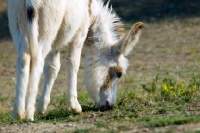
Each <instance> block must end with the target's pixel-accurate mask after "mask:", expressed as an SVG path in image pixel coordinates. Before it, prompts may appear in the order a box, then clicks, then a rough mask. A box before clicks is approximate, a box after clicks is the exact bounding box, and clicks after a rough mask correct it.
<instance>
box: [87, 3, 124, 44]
mask: <svg viewBox="0 0 200 133" xmlns="http://www.w3.org/2000/svg"><path fill="white" fill-rule="evenodd" d="M97 4H98V6H99V14H98V15H97V16H96V17H95V18H94V21H93V23H92V25H91V27H90V29H91V28H92V27H93V26H94V25H96V27H98V26H101V25H103V24H104V26H105V29H106V30H107V31H108V32H109V33H110V34H111V38H112V41H113V42H117V41H118V40H119V39H120V37H121V36H122V34H123V32H124V25H123V23H122V22H121V19H120V18H119V16H118V15H117V14H116V13H115V11H114V10H113V8H112V6H110V2H109V1H108V2H107V3H105V2H104V0H97ZM94 27H95V26H94ZM96 27H95V28H96ZM99 32H101V31H99ZM94 34H96V35H94ZM103 34H104V33H103ZM101 37H102V34H101V33H100V34H98V33H93V31H89V33H88V35H87V39H86V43H87V44H91V43H92V42H96V40H97V38H101ZM112 44H114V43H112ZM112 44H109V45H112Z"/></svg>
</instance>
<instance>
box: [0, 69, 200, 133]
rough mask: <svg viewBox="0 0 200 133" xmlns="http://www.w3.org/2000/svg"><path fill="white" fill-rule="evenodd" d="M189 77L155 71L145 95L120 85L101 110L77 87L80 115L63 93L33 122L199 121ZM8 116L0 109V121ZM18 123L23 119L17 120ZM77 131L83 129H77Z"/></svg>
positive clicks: (196, 84) (197, 84)
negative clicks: (111, 101) (111, 105)
mask: <svg viewBox="0 0 200 133" xmlns="http://www.w3.org/2000/svg"><path fill="white" fill-rule="evenodd" d="M190 77H191V79H190V80H188V81H185V80H183V79H181V77H180V76H179V78H176V77H174V76H173V75H170V74H169V73H167V74H166V76H165V78H163V79H159V73H158V74H156V75H155V78H154V79H153V81H152V82H151V84H150V85H148V84H149V83H148V84H147V85H146V84H141V88H142V92H143V94H145V96H142V97H141V96H139V95H138V94H137V92H136V91H135V90H133V89H130V88H124V90H123V91H122V90H121V89H122V88H120V90H119V95H118V98H117V104H116V106H115V109H114V110H112V111H106V112H100V111H99V110H98V108H97V107H96V105H95V104H93V103H92V102H91V101H90V99H89V97H88V96H87V93H86V92H85V91H84V90H80V93H79V94H80V96H79V101H81V102H82V103H84V104H82V105H83V106H82V107H83V114H82V115H75V114H73V113H72V112H71V111H69V110H68V109H67V107H66V105H65V102H66V97H65V96H66V94H65V93H64V94H62V95H60V96H58V97H53V98H52V101H51V105H53V106H54V107H55V108H54V109H51V110H49V112H48V115H47V116H46V117H45V118H43V119H41V118H39V117H38V116H35V121H34V122H36V123H37V122H41V121H43V122H58V121H66V122H86V121H87V120H89V121H90V122H92V121H96V118H98V121H96V122H95V123H94V125H95V127H96V128H102V127H103V128H106V127H109V125H110V124H109V123H111V122H117V121H118V122H120V121H127V122H134V123H135V124H139V123H142V125H144V126H150V127H157V126H158V127H160V126H166V125H173V124H184V123H189V122H200V117H199V116H196V113H198V112H199V107H198V106H197V105H196V104H197V103H196V102H197V100H199V99H200V95H199V94H198V92H199V89H200V77H199V75H197V74H195V73H193V74H192V75H191V76H190ZM160 81H162V82H160ZM10 116H11V112H7V113H6V112H2V113H1V115H0V124H8V123H10ZM85 118H87V119H85ZM88 118H89V119H88ZM104 120H106V121H104ZM20 122H25V121H19V122H16V123H20ZM129 129H130V127H127V126H123V125H122V126H118V127H117V129H116V131H118V130H119V131H121V130H129ZM88 130H89V129H88ZM88 130H87V131H88ZM76 132H86V131H85V130H81V129H80V130H78V129H77V130H76Z"/></svg>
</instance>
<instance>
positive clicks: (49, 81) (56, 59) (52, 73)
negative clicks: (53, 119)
mask: <svg viewBox="0 0 200 133" xmlns="http://www.w3.org/2000/svg"><path fill="white" fill-rule="evenodd" d="M59 70H60V51H52V52H50V53H49V54H48V56H47V59H46V63H45V66H44V70H43V71H44V86H43V91H42V95H41V96H40V98H39V101H38V105H37V113H38V114H39V115H40V116H42V117H44V116H45V115H46V113H47V106H48V104H49V102H50V94H51V90H52V87H53V84H54V81H55V79H56V77H57V74H58V71H59Z"/></svg>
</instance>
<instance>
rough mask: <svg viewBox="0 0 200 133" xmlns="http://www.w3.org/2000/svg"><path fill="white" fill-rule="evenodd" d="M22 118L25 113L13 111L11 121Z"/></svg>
mask: <svg viewBox="0 0 200 133" xmlns="http://www.w3.org/2000/svg"><path fill="white" fill-rule="evenodd" d="M22 119H25V113H17V112H13V114H12V118H11V122H13V121H15V120H22Z"/></svg>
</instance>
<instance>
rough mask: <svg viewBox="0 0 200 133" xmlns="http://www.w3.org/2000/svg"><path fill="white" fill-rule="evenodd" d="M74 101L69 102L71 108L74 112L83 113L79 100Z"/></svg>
mask: <svg viewBox="0 0 200 133" xmlns="http://www.w3.org/2000/svg"><path fill="white" fill-rule="evenodd" d="M74 101H76V102H74ZM74 101H73V102H71V103H70V104H69V109H70V110H72V112H73V113H74V114H81V113H82V108H81V105H80V104H79V102H78V100H74Z"/></svg>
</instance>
